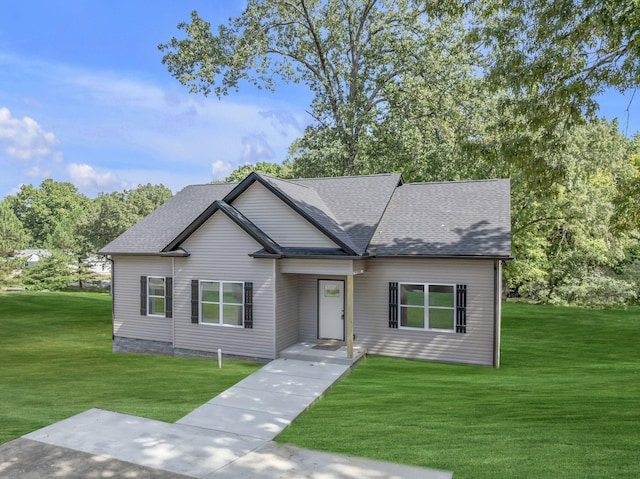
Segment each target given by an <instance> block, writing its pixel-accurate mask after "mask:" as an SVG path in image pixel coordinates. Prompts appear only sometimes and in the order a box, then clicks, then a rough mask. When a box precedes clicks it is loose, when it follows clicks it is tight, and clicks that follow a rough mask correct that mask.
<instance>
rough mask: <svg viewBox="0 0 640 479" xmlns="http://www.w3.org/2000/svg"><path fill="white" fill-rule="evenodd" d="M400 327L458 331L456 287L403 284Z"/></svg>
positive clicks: (401, 285) (401, 286) (449, 285)
mask: <svg viewBox="0 0 640 479" xmlns="http://www.w3.org/2000/svg"><path fill="white" fill-rule="evenodd" d="M399 287H400V304H399V315H400V321H399V326H400V328H412V329H429V330H435V331H455V329H456V318H455V313H456V286H455V285H451V284H411V283H400V284H399Z"/></svg>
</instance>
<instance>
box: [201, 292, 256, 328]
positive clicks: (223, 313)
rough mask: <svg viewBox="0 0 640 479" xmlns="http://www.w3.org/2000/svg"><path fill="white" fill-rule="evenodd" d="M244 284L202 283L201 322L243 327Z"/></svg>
mask: <svg viewBox="0 0 640 479" xmlns="http://www.w3.org/2000/svg"><path fill="white" fill-rule="evenodd" d="M244 290H245V286H244V283H241V282H230V281H200V322H201V323H204V324H221V325H224V326H236V327H243V326H244V323H243V319H244Z"/></svg>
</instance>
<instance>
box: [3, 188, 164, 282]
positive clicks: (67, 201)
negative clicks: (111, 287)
mask: <svg viewBox="0 0 640 479" xmlns="http://www.w3.org/2000/svg"><path fill="white" fill-rule="evenodd" d="M171 195H172V193H171V190H170V189H169V188H167V187H165V186H163V185H151V184H146V185H140V186H138V187H137V188H135V189H131V190H124V191H121V192H112V193H101V194H99V195H98V196H97V197H96V198H95V199H90V198H88V197H86V196H85V195H83V194H81V193H79V192H78V189H77V188H76V187H75V186H74V185H73V184H71V183H66V182H58V181H54V180H51V179H47V180H45V181H43V182H42V183H41V184H40V186H38V187H34V186H33V185H23V186H22V187H21V188H20V191H18V193H16V194H15V195H9V196H7V197H5V198H4V199H3V200H2V201H1V202H0V286H8V285H19V286H25V287H28V288H32V289H61V288H64V287H66V286H68V285H69V284H71V283H78V286H79V287H83V286H84V285H85V284H86V283H90V282H92V281H94V280H96V279H97V278H96V277H95V274H94V273H93V272H92V270H91V269H90V268H89V266H88V264H87V262H86V260H87V259H88V258H91V257H92V256H94V255H95V254H96V253H97V252H98V251H99V250H100V248H102V247H103V246H105V245H106V244H107V243H109V242H110V241H111V240H113V239H114V238H116V237H117V236H118V235H120V234H122V233H123V232H124V231H126V230H127V229H128V228H130V227H131V226H132V225H133V224H135V223H136V222H138V221H139V220H141V219H142V218H143V217H145V216H146V215H148V214H149V213H151V212H152V211H153V210H155V209H156V208H157V207H158V206H160V205H161V204H162V203H164V202H165V201H166V200H167V199H168V198H170V197H171ZM26 248H31V249H44V250H47V251H48V252H49V253H50V255H47V256H44V257H42V258H41V259H40V261H38V262H37V263H36V264H34V265H32V266H29V267H28V268H22V266H24V265H23V264H22V263H24V259H22V258H19V257H17V256H16V255H17V253H18V252H19V251H20V250H23V249H26ZM16 272H18V273H19V274H16Z"/></svg>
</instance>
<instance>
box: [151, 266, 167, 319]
mask: <svg viewBox="0 0 640 479" xmlns="http://www.w3.org/2000/svg"><path fill="white" fill-rule="evenodd" d="M147 287H148V288H149V293H148V294H147V300H148V301H149V306H148V307H147V314H148V315H149V316H164V313H165V307H164V278H158V277H154V276H149V277H148V278H147Z"/></svg>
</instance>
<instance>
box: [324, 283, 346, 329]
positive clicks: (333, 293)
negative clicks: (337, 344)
mask: <svg viewBox="0 0 640 479" xmlns="http://www.w3.org/2000/svg"><path fill="white" fill-rule="evenodd" d="M318 338H319V339H338V340H340V341H344V281H343V280H333V279H332V280H329V279H321V280H318Z"/></svg>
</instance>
